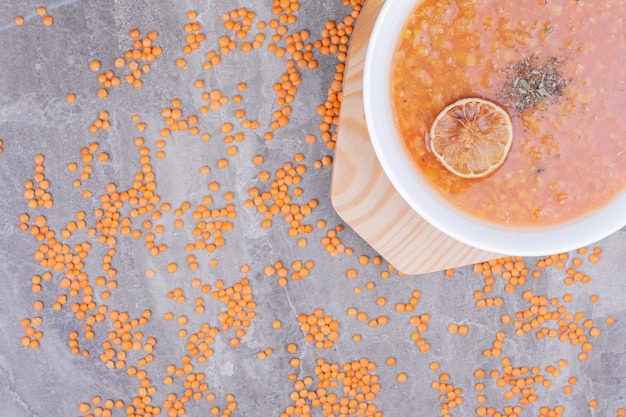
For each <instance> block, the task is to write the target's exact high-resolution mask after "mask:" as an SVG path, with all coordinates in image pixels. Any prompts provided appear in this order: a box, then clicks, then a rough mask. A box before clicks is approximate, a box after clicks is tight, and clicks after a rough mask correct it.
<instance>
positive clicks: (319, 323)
mask: <svg viewBox="0 0 626 417" xmlns="http://www.w3.org/2000/svg"><path fill="white" fill-rule="evenodd" d="M298 322H299V323H300V329H301V330H302V332H303V333H305V336H304V340H305V341H306V342H307V343H313V342H315V347H316V348H317V349H330V348H332V347H333V344H334V343H335V341H336V340H337V339H338V338H339V333H338V330H339V323H338V322H337V321H336V320H335V319H333V318H332V317H331V316H329V315H324V311H323V310H322V309H321V308H318V309H315V311H314V312H313V314H304V313H301V314H299V315H298Z"/></svg>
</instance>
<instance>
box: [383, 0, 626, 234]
mask: <svg viewBox="0 0 626 417" xmlns="http://www.w3.org/2000/svg"><path fill="white" fill-rule="evenodd" d="M625 17H626V1H624V0H594V1H582V0H550V1H546V0H524V1H520V0H425V1H424V2H423V3H422V4H420V5H419V6H418V7H417V9H416V10H415V11H414V12H413V14H412V15H411V16H410V17H409V19H408V20H407V22H406V23H405V26H404V28H403V31H402V35H401V39H400V40H399V43H398V46H397V49H396V54H395V64H394V65H395V66H394V74H393V82H394V83H393V97H394V104H395V109H394V111H395V115H396V118H397V123H398V128H399V130H400V132H401V134H402V136H403V138H404V140H405V143H406V146H407V148H408V150H409V152H410V153H411V155H412V156H413V158H414V160H415V162H416V164H417V166H419V168H420V171H422V172H423V173H424V175H425V176H426V177H428V178H429V179H430V182H431V183H432V184H433V186H434V188H435V189H437V190H438V191H439V192H440V193H441V194H442V195H443V196H444V197H445V198H446V199H448V200H449V201H450V202H452V203H453V204H454V205H455V206H457V207H458V208H460V209H461V210H463V211H465V212H467V213H470V214H471V215H473V216H476V217H479V218H482V219H484V220H487V221H490V222H495V223H499V224H505V225H511V226H545V225H555V224H559V223H562V222H565V221H568V220H572V219H574V218H576V217H579V216H581V215H583V214H585V213H587V212H590V211H592V210H594V209H597V208H599V207H601V206H602V205H604V204H606V203H607V202H608V201H610V199H611V198H612V197H614V196H615V195H616V194H618V193H619V192H620V191H622V189H624V187H625V186H626V117H624V111H626V80H625V78H626V77H625V74H626V72H625V70H624V68H626V22H624V18H625ZM464 97H480V98H484V99H487V100H491V101H493V102H495V103H498V104H500V105H501V106H502V107H503V108H505V109H506V110H507V111H508V113H509V114H510V115H511V117H512V120H513V133H514V139H513V145H512V148H511V151H510V153H509V155H508V157H507V159H506V161H505V163H504V164H503V165H502V166H501V167H500V168H499V169H498V170H497V171H496V172H495V173H494V174H492V175H490V176H488V177H486V178H481V179H465V178H461V177H458V176H456V175H454V174H452V173H451V172H449V171H448V170H447V169H446V168H444V167H443V166H442V165H441V164H440V163H439V162H438V161H437V159H436V158H435V157H434V155H433V154H432V153H431V152H430V150H429V149H428V147H429V145H428V142H429V140H428V139H429V138H428V135H429V133H428V132H429V130H430V126H431V124H432V123H433V121H434V120H435V117H436V116H437V114H438V113H439V112H440V111H441V110H442V109H443V108H445V107H446V106H447V105H448V104H450V103H452V102H454V101H456V100H458V99H460V98H464ZM625 209H626V208H625Z"/></svg>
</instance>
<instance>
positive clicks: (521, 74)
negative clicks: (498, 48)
mask: <svg viewBox="0 0 626 417" xmlns="http://www.w3.org/2000/svg"><path fill="white" fill-rule="evenodd" d="M562 65H563V61H559V60H558V59H557V58H555V57H549V58H548V59H546V60H545V61H541V60H540V59H539V58H538V57H536V56H532V57H528V58H525V59H524V60H522V61H520V62H518V63H517V64H515V65H511V66H509V67H507V68H506V69H504V71H505V72H508V73H509V74H508V76H507V79H506V81H505V82H504V85H503V86H502V90H501V91H500V94H499V95H498V98H499V99H500V100H502V102H503V104H504V105H505V106H507V107H509V108H512V109H514V110H515V111H516V112H517V113H519V114H523V113H525V112H526V111H529V110H535V109H537V108H540V109H542V110H545V109H546V108H547V106H548V104H549V103H556V102H558V99H559V97H561V96H562V95H563V91H564V90H565V87H566V86H567V85H568V84H569V80H568V79H566V78H564V77H563V75H562V74H561V73H560V69H561V67H562Z"/></svg>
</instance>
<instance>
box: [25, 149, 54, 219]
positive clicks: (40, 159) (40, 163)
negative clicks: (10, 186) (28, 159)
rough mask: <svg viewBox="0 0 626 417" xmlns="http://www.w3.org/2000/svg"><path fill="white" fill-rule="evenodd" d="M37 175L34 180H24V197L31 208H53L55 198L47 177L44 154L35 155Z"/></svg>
mask: <svg viewBox="0 0 626 417" xmlns="http://www.w3.org/2000/svg"><path fill="white" fill-rule="evenodd" d="M34 159H35V175H34V176H33V179H32V180H26V181H25V182H24V198H25V199H26V200H27V201H28V207H29V208H31V209H34V208H37V207H45V208H49V209H50V208H52V207H53V206H54V200H53V199H52V194H51V193H50V191H49V188H50V181H48V180H47V179H46V176H45V173H44V170H45V167H44V161H45V158H44V156H43V155H42V154H38V155H35V158H34Z"/></svg>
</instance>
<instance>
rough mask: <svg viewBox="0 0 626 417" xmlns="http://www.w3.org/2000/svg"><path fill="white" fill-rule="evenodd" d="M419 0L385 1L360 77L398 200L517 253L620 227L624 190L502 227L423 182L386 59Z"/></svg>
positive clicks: (553, 249)
mask: <svg viewBox="0 0 626 417" xmlns="http://www.w3.org/2000/svg"><path fill="white" fill-rule="evenodd" d="M421 1H422V0H387V1H386V2H385V5H384V6H383V8H382V10H381V12H380V14H379V16H378V19H377V21H376V24H375V26H374V29H373V31H372V34H371V37H370V43H369V46H368V49H367V53H366V59H365V69H364V77H363V98H364V105H365V117H366V121H367V127H368V131H369V134H370V137H371V141H372V145H373V147H374V150H375V152H376V155H377V157H378V160H379V161H380V164H381V165H382V167H383V169H384V171H385V173H386V174H387V176H388V177H389V180H390V181H391V183H392V184H393V185H394V187H395V188H396V190H397V191H398V193H399V194H400V195H401V196H402V197H403V198H404V200H405V201H406V202H407V203H408V204H409V206H411V207H412V208H413V210H415V211H416V212H417V213H418V214H419V215H420V216H421V217H422V218H424V219H425V220H426V221H427V222H429V223H430V224H432V225H433V226H435V227H436V228H437V229H439V230H440V231H442V232H443V233H445V234H446V235H448V236H450V237H452V238H454V239H456V240H458V241H460V242H463V243H465V244H467V245H470V246H473V247H475V248H479V249H483V250H486V251H490V252H493V253H500V254H508V255H517V256H541V255H550V254H555V253H561V252H567V251H570V250H574V249H577V248H580V247H583V246H587V245H589V244H592V243H594V242H596V241H598V240H600V239H603V238H604V237H606V236H608V235H610V234H612V233H613V232H616V231H617V230H619V229H620V228H622V227H624V226H625V225H626V191H622V192H621V193H620V194H619V195H617V196H616V197H615V198H613V199H612V200H611V201H610V202H609V203H608V204H607V205H605V206H603V207H602V208H600V209H598V210H596V211H593V212H590V213H588V214H586V215H584V216H582V217H579V218H577V219H575V220H572V221H570V222H567V223H564V224H560V225H557V226H549V227H541V228H539V227H536V228H520V227H506V226H500V225H497V224H494V223H488V222H485V221H481V220H479V219H477V218H473V217H471V216H470V215H467V214H465V213H463V212H461V211H459V210H458V209H456V208H454V207H453V206H452V205H451V204H449V203H448V202H446V201H445V200H444V198H443V197H441V196H440V195H438V193H437V192H436V191H435V190H433V189H432V188H431V186H430V185H429V184H427V183H426V181H427V179H425V178H424V176H422V175H421V174H420V173H419V172H417V169H418V168H417V167H416V166H415V163H414V162H413V161H412V157H411V155H409V153H408V151H407V150H406V148H405V147H404V144H403V143H402V139H401V136H400V133H399V131H398V128H397V126H396V123H395V121H394V114H393V110H392V109H393V103H392V94H391V92H392V87H391V82H392V75H391V74H392V72H391V71H392V59H393V54H394V50H395V47H396V45H397V42H398V39H399V38H400V33H401V31H402V28H403V26H404V24H405V21H406V19H407V18H408V16H410V14H411V12H412V11H413V10H414V8H415V7H416V6H417V5H418V4H419V3H420V2H421Z"/></svg>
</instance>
